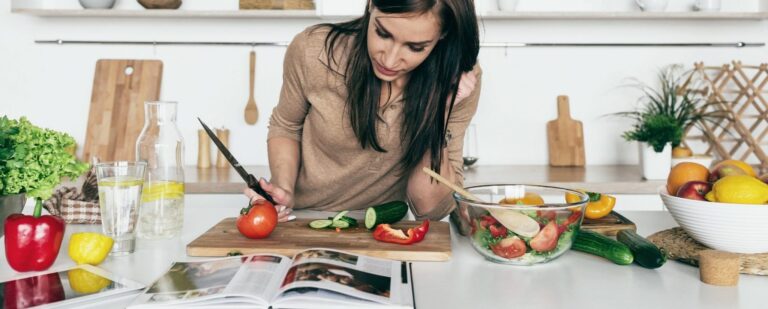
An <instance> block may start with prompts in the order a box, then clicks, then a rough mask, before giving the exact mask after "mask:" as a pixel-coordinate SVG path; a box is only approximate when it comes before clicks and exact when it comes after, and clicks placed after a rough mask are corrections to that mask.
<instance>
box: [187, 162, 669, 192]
mask: <svg viewBox="0 0 768 309" xmlns="http://www.w3.org/2000/svg"><path fill="white" fill-rule="evenodd" d="M245 169H246V170H247V171H248V172H249V173H252V174H253V175H254V176H256V177H264V178H267V179H269V168H268V167H267V166H263V165H262V166H246V167H245ZM184 175H185V180H186V192H187V193H206V194H210V193H212V194H240V193H242V192H243V188H245V183H244V182H243V180H242V178H240V175H238V174H237V172H235V170H234V169H232V168H223V169H219V168H204V169H200V168H197V167H195V166H187V167H186V168H185V169H184ZM464 177H465V180H464V185H465V186H473V185H481V184H494V183H497V184H498V183H507V184H513V183H522V184H540V185H549V186H557V187H566V188H574V189H586V190H590V191H595V192H604V193H613V194H657V190H658V188H659V187H660V186H663V185H664V184H666V181H647V180H643V178H642V174H641V170H640V167H639V166H638V165H592V166H587V167H584V168H578V167H550V166H547V165H480V166H477V167H474V168H472V169H469V170H467V171H465V172H464Z"/></svg>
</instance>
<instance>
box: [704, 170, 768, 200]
mask: <svg viewBox="0 0 768 309" xmlns="http://www.w3.org/2000/svg"><path fill="white" fill-rule="evenodd" d="M711 193H712V195H713V196H714V198H715V200H716V201H718V202H721V203H734V204H765V203H766V202H768V185H767V184H765V183H764V182H762V181H760V179H757V178H755V177H752V176H747V175H735V176H726V177H723V178H721V179H720V180H718V181H717V182H715V185H714V186H712V192H711Z"/></svg>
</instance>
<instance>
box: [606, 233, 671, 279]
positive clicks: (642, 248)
mask: <svg viewBox="0 0 768 309" xmlns="http://www.w3.org/2000/svg"><path fill="white" fill-rule="evenodd" d="M616 239H617V240H618V241H619V242H621V243H623V244H625V245H627V247H629V250H630V251H632V254H633V255H634V256H635V262H637V264H639V265H640V266H642V267H645V268H650V269H654V268H659V267H661V265H664V263H666V262H667V255H666V254H664V252H662V251H661V249H659V247H657V246H656V245H654V244H653V243H652V242H650V241H648V240H647V239H645V238H644V237H642V236H640V235H638V234H637V233H635V231H632V230H621V231H619V233H618V234H616Z"/></svg>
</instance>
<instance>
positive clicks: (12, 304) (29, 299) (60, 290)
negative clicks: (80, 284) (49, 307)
mask: <svg viewBox="0 0 768 309" xmlns="http://www.w3.org/2000/svg"><path fill="white" fill-rule="evenodd" d="M60 300H64V286H62V285H61V278H59V274H58V273H50V274H46V275H40V276H36V277H30V278H24V279H18V280H14V281H11V282H8V283H6V284H5V287H3V308H6V309H14V308H29V307H34V306H40V305H45V304H50V303H53V302H57V301H60Z"/></svg>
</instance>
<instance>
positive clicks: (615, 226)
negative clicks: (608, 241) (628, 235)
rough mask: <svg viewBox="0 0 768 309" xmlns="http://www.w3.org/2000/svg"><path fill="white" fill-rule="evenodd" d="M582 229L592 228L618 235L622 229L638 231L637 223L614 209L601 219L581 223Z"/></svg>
mask: <svg viewBox="0 0 768 309" xmlns="http://www.w3.org/2000/svg"><path fill="white" fill-rule="evenodd" d="M581 229H583V230H590V231H593V232H597V233H600V234H603V235H606V236H616V233H618V232H619V231H621V230H633V231H637V226H635V223H634V222H632V221H630V220H629V219H627V218H626V217H624V216H622V215H621V214H619V213H618V212H615V211H612V212H611V213H609V214H608V215H607V216H605V217H602V218H600V219H587V218H584V221H583V222H582V223H581Z"/></svg>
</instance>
